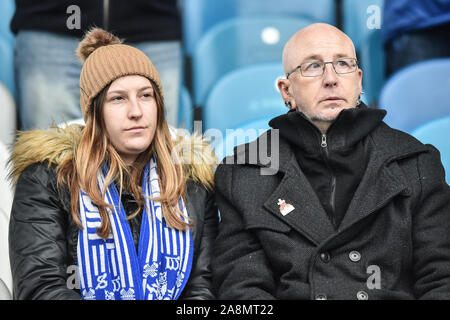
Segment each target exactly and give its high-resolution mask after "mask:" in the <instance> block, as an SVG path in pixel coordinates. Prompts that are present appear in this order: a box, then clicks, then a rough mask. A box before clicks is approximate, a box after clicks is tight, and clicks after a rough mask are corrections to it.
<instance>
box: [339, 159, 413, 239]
mask: <svg viewBox="0 0 450 320" xmlns="http://www.w3.org/2000/svg"><path fill="white" fill-rule="evenodd" d="M402 192H404V193H405V194H406V193H408V192H409V189H408V188H407V182H406V179H405V177H404V176H403V173H402V171H401V169H400V167H399V166H398V164H397V163H396V162H392V163H390V164H387V163H383V162H382V157H380V156H375V157H371V158H370V160H369V163H368V165H367V170H366V172H365V173H364V176H363V178H362V180H361V183H360V184H359V186H358V188H357V190H356V192H355V195H354V196H353V198H352V200H351V202H350V205H349V207H348V210H347V213H346V214H345V216H344V219H343V220H342V222H341V225H340V226H339V231H342V230H344V229H346V228H348V227H350V226H352V225H354V224H355V223H356V222H358V221H360V220H362V219H364V218H366V217H367V216H369V215H370V214H372V213H374V212H376V211H378V210H379V209H380V208H382V207H383V206H385V205H386V204H387V203H389V201H390V200H391V199H392V198H393V197H395V196H396V195H398V194H400V193H402Z"/></svg>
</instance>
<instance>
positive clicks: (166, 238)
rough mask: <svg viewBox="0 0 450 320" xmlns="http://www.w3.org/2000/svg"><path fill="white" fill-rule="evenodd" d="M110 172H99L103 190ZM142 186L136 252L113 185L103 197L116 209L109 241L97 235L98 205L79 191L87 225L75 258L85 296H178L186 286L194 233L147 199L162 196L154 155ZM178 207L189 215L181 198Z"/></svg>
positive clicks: (81, 213)
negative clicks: (180, 227)
mask: <svg viewBox="0 0 450 320" xmlns="http://www.w3.org/2000/svg"><path fill="white" fill-rule="evenodd" d="M105 171H106V170H105ZM106 174H107V172H102V170H100V172H99V174H98V184H99V187H100V190H103V186H104V184H105V177H106ZM142 190H143V193H144V198H145V202H146V205H145V206H144V209H143V213H142V223H141V231H140V237H139V246H138V249H139V251H138V253H137V254H136V248H135V244H134V241H133V236H132V233H131V229H130V226H129V223H128V221H127V216H126V214H125V211H124V208H123V205H121V203H120V199H119V193H118V192H117V189H116V187H115V185H114V183H111V184H110V185H109V187H108V189H107V191H106V195H105V201H106V202H107V203H109V204H111V205H113V207H114V209H113V210H109V209H107V210H108V213H109V219H110V223H111V230H112V231H111V233H110V235H109V236H108V238H107V239H106V240H104V239H102V238H100V237H99V236H98V235H97V228H98V227H99V226H100V223H101V220H100V213H99V210H98V208H97V206H96V205H95V204H93V203H92V201H91V199H90V198H89V196H88V195H87V194H86V193H84V192H83V191H80V217H81V222H82V225H83V229H81V230H80V232H79V235H78V252H77V257H78V274H79V279H80V288H81V293H82V296H83V298H84V299H90V300H105V299H106V300H175V299H177V298H178V297H179V296H180V293H181V291H182V290H183V288H184V287H185V285H186V282H187V281H188V278H189V274H190V271H191V266H192V257H193V251H194V249H193V241H192V235H191V232H190V230H189V229H186V231H179V230H175V229H171V228H169V227H168V226H167V224H166V222H165V220H164V218H163V215H162V210H161V204H160V203H159V202H158V201H152V200H150V199H149V198H148V196H149V195H150V196H151V197H152V198H158V197H159V196H160V187H159V179H158V170H157V166H156V161H155V159H153V158H152V159H151V160H150V162H149V164H147V166H146V167H145V171H144V177H143V183H142ZM178 205H179V208H180V210H181V212H183V215H184V216H185V217H187V212H186V207H185V205H184V201H183V199H182V198H180V200H179V202H178ZM183 219H184V218H183ZM185 221H187V220H185Z"/></svg>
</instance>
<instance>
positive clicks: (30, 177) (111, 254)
mask: <svg viewBox="0 0 450 320" xmlns="http://www.w3.org/2000/svg"><path fill="white" fill-rule="evenodd" d="M77 53H78V55H79V57H80V58H81V60H82V61H84V63H83V68H82V71H81V76H80V91H81V101H80V102H81V110H82V114H83V117H84V120H85V122H86V126H80V125H76V124H72V125H70V126H67V127H65V128H51V129H47V130H29V131H25V132H22V133H21V134H20V135H19V137H18V139H17V141H16V143H15V146H14V150H13V154H12V157H11V162H12V172H11V175H12V177H13V178H14V181H16V190H15V196H14V201H13V205H12V210H11V223H10V229H9V244H10V246H9V250H10V260H11V270H12V277H13V285H14V290H13V291H14V297H15V299H45V300H48V299H80V298H83V299H90V300H104V299H106V300H135V299H136V300H138V299H142V300H147V299H148V300H153V299H154V300H156V299H158V300H162V299H164V300H167V299H168V300H171V299H178V298H184V299H211V298H213V294H212V291H211V276H210V273H211V271H210V259H211V255H212V251H211V249H212V241H213V240H214V238H215V230H216V223H217V209H216V208H215V205H214V200H213V193H212V183H213V166H214V164H215V157H214V154H213V152H212V151H211V150H210V149H209V148H208V147H207V146H206V142H204V141H203V140H201V139H199V138H196V137H190V138H188V137H186V138H184V137H181V139H180V137H177V138H175V139H174V138H172V137H171V134H170V132H169V128H168V125H167V122H166V120H165V116H164V97H163V92H162V86H161V81H160V78H159V75H158V72H157V70H156V69H155V67H154V66H153V64H152V63H151V61H150V60H149V59H148V57H147V56H146V55H145V54H144V53H143V52H142V51H140V50H138V49H136V48H134V47H132V46H129V45H125V44H123V43H121V41H120V40H119V39H118V38H117V37H115V36H113V35H112V34H110V33H108V32H106V31H104V30H101V29H94V30H92V31H90V32H89V33H88V34H87V35H86V37H85V38H84V39H83V41H82V42H81V43H80V45H79V48H78V51H77ZM183 146H186V148H185V147H183ZM185 156H187V159H189V160H190V162H183V160H184V159H186V158H185ZM74 267H76V269H77V270H78V271H77V272H76V273H75V275H76V279H78V281H75V284H76V283H79V287H78V288H77V286H76V285H74V283H73V281H71V280H70V279H69V276H72V273H73V272H74ZM72 280H73V279H72Z"/></svg>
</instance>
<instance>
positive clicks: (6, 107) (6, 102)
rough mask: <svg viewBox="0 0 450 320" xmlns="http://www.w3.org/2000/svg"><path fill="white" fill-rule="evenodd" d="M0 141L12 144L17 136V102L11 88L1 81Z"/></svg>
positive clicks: (7, 144)
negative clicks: (0, 114)
mask: <svg viewBox="0 0 450 320" xmlns="http://www.w3.org/2000/svg"><path fill="white" fill-rule="evenodd" d="M0 107H1V111H2V116H1V119H0V141H1V142H2V143H3V144H5V145H6V146H9V145H11V144H12V143H13V142H14V139H15V137H16V104H15V102H14V99H13V96H12V95H11V92H10V91H9V89H8V88H7V87H6V86H4V85H3V84H2V83H1V82H0Z"/></svg>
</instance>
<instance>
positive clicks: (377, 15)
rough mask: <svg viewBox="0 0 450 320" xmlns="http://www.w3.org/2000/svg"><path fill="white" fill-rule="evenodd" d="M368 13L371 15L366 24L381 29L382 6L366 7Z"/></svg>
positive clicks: (371, 27)
mask: <svg viewBox="0 0 450 320" xmlns="http://www.w3.org/2000/svg"><path fill="white" fill-rule="evenodd" d="M366 13H367V14H368V15H369V16H368V17H367V20H366V26H367V28H368V29H381V8H380V6H377V5H374V4H373V5H370V6H368V7H367V9H366Z"/></svg>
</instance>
